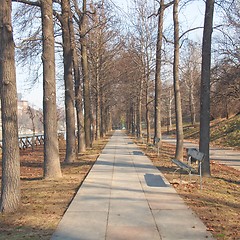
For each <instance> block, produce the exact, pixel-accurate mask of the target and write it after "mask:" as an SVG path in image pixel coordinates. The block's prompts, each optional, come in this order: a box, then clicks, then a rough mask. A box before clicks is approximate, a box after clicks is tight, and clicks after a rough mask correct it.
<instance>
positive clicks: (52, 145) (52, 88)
mask: <svg viewBox="0 0 240 240" xmlns="http://www.w3.org/2000/svg"><path fill="white" fill-rule="evenodd" d="M41 13H42V38H43V54H42V56H43V57H42V60H43V117H44V177H45V178H53V179H55V178H59V177H62V173H61V167H60V159H59V146H58V136H57V104H56V79H55V52H54V51H55V50H54V31H53V9H52V0H44V1H42V2H41Z"/></svg>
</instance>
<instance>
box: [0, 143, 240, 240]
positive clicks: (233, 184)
mask: <svg viewBox="0 0 240 240" xmlns="http://www.w3.org/2000/svg"><path fill="white" fill-rule="evenodd" d="M106 142H107V139H104V140H103V141H99V142H97V143H96V144H95V145H94V147H93V149H91V150H88V151H87V152H86V153H85V154H83V155H81V156H79V157H78V160H77V161H76V162H74V163H72V164H65V163H63V159H64V143H63V142H61V143H60V146H61V151H60V155H61V160H62V172H63V178H61V179H59V180H56V181H47V180H44V179H42V165H43V148H42V147H39V148H37V149H36V151H34V152H32V151H31V150H25V151H22V152H21V179H22V180H21V189H22V205H21V207H20V209H19V211H18V212H16V213H14V214H6V215H0V240H1V239H4V240H5V239H11V240H15V239H16V240H21V239H31V240H32V239H33V240H34V239H44V240H46V239H50V237H51V235H52V233H53V232H54V230H55V229H56V226H57V224H58V222H59V220H60V219H61V217H62V216H63V214H64V212H65V210H66V209H67V206H68V205H69V203H70V202H71V200H72V198H73V197H74V195H75V193H76V191H77V190H78V188H79V186H80V185H81V183H82V181H83V180H84V178H85V176H86V174H87V173H88V171H89V170H90V168H91V166H92V165H93V163H94V162H95V160H96V158H97V157H98V155H99V153H100V152H101V150H102V149H103V147H104V146H105V144H106ZM138 144H139V146H140V147H141V148H142V150H143V151H144V152H145V153H146V155H148V156H149V157H150V158H151V159H152V161H153V163H154V164H155V165H156V166H157V167H158V168H159V169H160V171H161V172H162V173H163V174H164V175H165V176H166V178H167V179H168V180H169V181H170V182H172V183H173V185H174V187H175V188H176V190H177V191H178V193H179V194H180V196H182V197H183V198H184V200H185V201H186V203H187V204H188V205H189V206H190V207H191V208H192V209H193V210H194V211H195V212H196V213H197V214H198V215H199V217H200V218H201V219H202V220H203V221H204V223H205V224H206V226H207V227H208V229H209V231H211V232H212V233H213V235H214V236H215V237H216V238H217V239H219V240H220V239H221V240H223V239H231V240H232V239H235V240H237V239H240V227H239V222H240V179H239V171H237V170H234V169H232V168H230V167H227V166H224V165H218V164H216V163H213V164H211V171H212V177H211V178H204V179H203V190H201V191H200V189H199V182H198V181H197V180H198V179H195V180H196V181H194V182H193V183H190V182H189V178H188V176H187V175H186V176H183V180H184V181H183V184H179V182H178V181H176V180H178V178H177V177H178V176H177V175H175V179H176V180H174V181H173V175H172V173H173V171H174V170H175V166H173V165H172V163H171V159H172V158H173V157H174V152H175V147H174V146H172V145H167V144H163V146H162V148H161V151H160V156H159V157H157V154H156V152H154V151H153V150H151V149H149V148H147V147H146V145H143V144H141V143H140V142H138Z"/></svg>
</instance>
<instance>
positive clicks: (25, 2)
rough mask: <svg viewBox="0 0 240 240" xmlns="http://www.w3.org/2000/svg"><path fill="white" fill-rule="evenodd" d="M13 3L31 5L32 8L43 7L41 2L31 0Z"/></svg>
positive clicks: (16, 0) (14, 0)
mask: <svg viewBox="0 0 240 240" xmlns="http://www.w3.org/2000/svg"><path fill="white" fill-rule="evenodd" d="M12 2H19V3H24V4H27V5H31V6H36V7H41V5H42V4H41V2H40V1H35V2H34V1H29V0H12Z"/></svg>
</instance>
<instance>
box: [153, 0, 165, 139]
mask: <svg viewBox="0 0 240 240" xmlns="http://www.w3.org/2000/svg"><path fill="white" fill-rule="evenodd" d="M164 9H165V6H164V0H161V1H160V8H159V10H158V35H157V50H156V70H155V107H154V111H155V116H154V143H155V139H156V138H159V139H161V89H162V83H161V61H162V57H161V54H162V53H161V51H162V38H163V15H164Z"/></svg>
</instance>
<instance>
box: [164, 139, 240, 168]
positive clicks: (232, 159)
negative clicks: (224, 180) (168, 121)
mask: <svg viewBox="0 0 240 240" xmlns="http://www.w3.org/2000/svg"><path fill="white" fill-rule="evenodd" d="M163 141H164V142H168V143H171V144H176V139H175V138H169V137H168V136H165V135H164V136H163ZM184 147H186V148H198V144H195V143H191V142H188V141H186V140H184ZM210 160H211V161H216V162H217V163H219V164H225V165H227V166H229V167H232V168H235V169H237V170H239V171H240V151H233V150H229V149H224V148H219V147H210Z"/></svg>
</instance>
